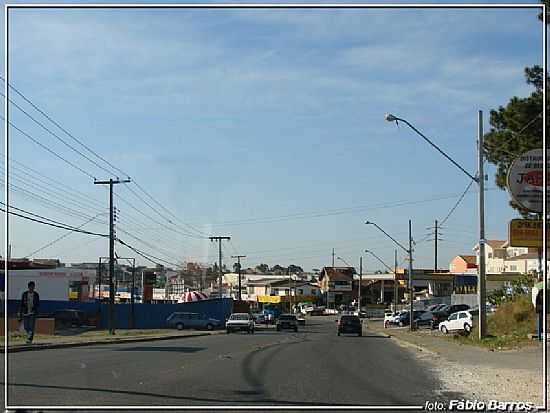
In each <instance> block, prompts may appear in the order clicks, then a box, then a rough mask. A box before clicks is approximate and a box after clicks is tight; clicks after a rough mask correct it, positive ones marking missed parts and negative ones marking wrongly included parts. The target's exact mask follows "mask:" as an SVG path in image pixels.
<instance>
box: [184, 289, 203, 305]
mask: <svg viewBox="0 0 550 413" xmlns="http://www.w3.org/2000/svg"><path fill="white" fill-rule="evenodd" d="M207 299H208V296H207V295H206V294H205V293H201V292H199V291H189V292H187V293H183V294H182V295H181V297H180V299H179V300H178V303H191V302H194V301H201V300H207Z"/></svg>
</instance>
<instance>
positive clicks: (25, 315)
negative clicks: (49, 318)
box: [19, 281, 40, 344]
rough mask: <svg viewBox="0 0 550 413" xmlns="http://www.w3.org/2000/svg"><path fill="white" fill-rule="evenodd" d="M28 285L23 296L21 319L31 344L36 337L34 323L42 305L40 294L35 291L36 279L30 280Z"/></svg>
mask: <svg viewBox="0 0 550 413" xmlns="http://www.w3.org/2000/svg"><path fill="white" fill-rule="evenodd" d="M28 287H29V289H28V290H27V291H25V292H24V293H23V295H22V296H21V305H20V306H19V321H21V320H23V325H24V327H25V331H26V332H27V344H30V343H32V339H33V337H34V323H35V321H36V316H37V315H38V309H39V307H40V296H39V295H38V293H37V292H36V291H34V281H30V282H29V284H28Z"/></svg>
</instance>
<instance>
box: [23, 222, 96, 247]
mask: <svg viewBox="0 0 550 413" xmlns="http://www.w3.org/2000/svg"><path fill="white" fill-rule="evenodd" d="M100 215H101V214H97V215H96V216H95V217H92V218H90V219H89V220H87V221H86V222H84V223H83V224H81V225H79V226H78V227H76V228H77V229H80V228H82V227H83V226H84V225H86V224H89V223H90V222H91V221H93V220H94V219H96V218H97V217H98V216H100ZM73 232H74V230H71V231H69V232H67V233H66V234H63V235H61V236H60V237H58V238H56V239H54V240H53V241H50V242H48V243H47V244H46V245H44V246H42V247H40V248H38V249H37V250H35V251H33V252H31V253H30V254H27V255H25V257H24V258H27V257H32V256H33V255H35V254H37V253H39V252H40V251H43V250H45V249H46V248H49V247H51V246H52V245H53V244H55V243H57V242H59V241H61V240H62V239H63V238H65V237H68V236H69V235H71V234H72V233H73Z"/></svg>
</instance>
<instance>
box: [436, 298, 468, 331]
mask: <svg viewBox="0 0 550 413" xmlns="http://www.w3.org/2000/svg"><path fill="white" fill-rule="evenodd" d="M469 309H470V306H469V305H467V304H453V305H446V306H445V307H443V308H441V309H440V310H438V311H434V312H433V313H432V323H431V325H432V328H433V329H435V328H437V327H438V326H439V323H440V322H442V321H445V320H446V319H447V318H449V316H450V315H451V314H453V313H456V312H457V311H466V310H469Z"/></svg>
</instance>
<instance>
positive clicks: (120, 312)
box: [8, 298, 233, 329]
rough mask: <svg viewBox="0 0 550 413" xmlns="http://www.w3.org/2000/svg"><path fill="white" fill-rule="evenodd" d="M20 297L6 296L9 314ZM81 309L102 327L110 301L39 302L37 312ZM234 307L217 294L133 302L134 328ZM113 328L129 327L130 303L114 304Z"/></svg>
mask: <svg viewBox="0 0 550 413" xmlns="http://www.w3.org/2000/svg"><path fill="white" fill-rule="evenodd" d="M19 304H20V301H19V300H8V314H9V315H11V316H15V315H16V314H17V313H18V311H19ZM65 309H72V310H80V311H83V312H84V313H85V314H86V315H87V316H88V317H95V316H97V315H99V316H100V325H101V327H102V328H108V326H109V304H99V303H96V302H80V301H51V300H42V301H41V302H40V314H41V315H48V314H51V313H53V312H54V311H57V310H65ZM232 310H233V300H232V299H230V298H221V299H220V298H218V299H213V300H203V301H197V302H193V303H182V304H134V319H135V323H134V327H135V328H143V329H147V328H165V327H166V319H167V318H168V316H169V315H170V314H172V313H173V312H175V311H182V312H191V313H199V314H204V315H205V316H206V317H209V318H215V319H218V320H220V321H224V320H225V319H226V318H227V317H229V315H230V314H231V311H232ZM114 314H115V328H119V329H127V328H129V327H130V314H131V305H130V304H115V308H114Z"/></svg>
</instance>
